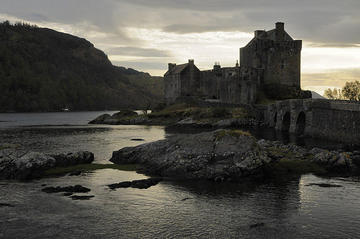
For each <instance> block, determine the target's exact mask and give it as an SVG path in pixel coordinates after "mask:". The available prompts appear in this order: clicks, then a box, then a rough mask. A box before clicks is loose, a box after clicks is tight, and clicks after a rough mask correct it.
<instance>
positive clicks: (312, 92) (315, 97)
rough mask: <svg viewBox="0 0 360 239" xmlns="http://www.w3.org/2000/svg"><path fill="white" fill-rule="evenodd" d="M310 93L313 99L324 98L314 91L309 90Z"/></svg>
mask: <svg viewBox="0 0 360 239" xmlns="http://www.w3.org/2000/svg"><path fill="white" fill-rule="evenodd" d="M311 95H312V97H311V98H313V99H326V98H325V97H324V96H322V95H320V94H318V93H316V92H315V91H311Z"/></svg>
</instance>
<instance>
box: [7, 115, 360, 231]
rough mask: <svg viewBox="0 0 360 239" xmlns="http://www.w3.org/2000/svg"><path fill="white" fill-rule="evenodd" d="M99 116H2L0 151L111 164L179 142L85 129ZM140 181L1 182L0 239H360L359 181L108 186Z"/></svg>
mask: <svg viewBox="0 0 360 239" xmlns="http://www.w3.org/2000/svg"><path fill="white" fill-rule="evenodd" d="M102 113H104V112H61V113H32V114H0V145H3V144H11V145H13V146H14V145H15V146H16V147H18V148H19V149H22V150H32V151H39V152H45V153H59V152H74V151H78V150H89V151H92V152H94V154H95V161H96V162H98V163H108V160H109V158H110V157H111V153H112V151H114V150H118V149H120V148H122V147H127V146H135V145H138V144H141V143H146V142H152V141H155V140H159V139H164V138H166V137H168V136H169V135H171V134H174V133H182V132H174V131H167V130H165V129H164V127H160V126H108V125H87V122H88V121H90V120H91V119H93V118H95V117H96V116H98V115H100V114H102ZM258 137H261V135H258ZM135 138H136V139H139V138H140V139H143V140H144V141H134V140H132V139H135ZM305 141H306V140H305ZM143 178H147V177H146V176H145V175H141V174H137V173H135V172H126V171H118V170H112V169H103V170H97V171H95V172H92V173H87V174H82V175H79V176H64V177H54V178H43V179H38V180H32V181H28V182H22V181H6V180H2V181H0V238H360V229H359V228H360V216H359V215H360V200H359V198H360V180H359V179H358V178H341V177H335V178H321V177H317V176H314V175H311V174H308V175H303V176H301V177H300V178H293V179H291V180H280V181H269V182H263V183H260V184H259V183H258V184H251V183H244V184H241V183H213V182H208V181H196V182H194V181H178V180H171V179H167V180H164V181H162V182H160V183H159V184H158V185H156V186H153V187H151V188H149V189H146V190H142V189H133V188H123V189H117V190H110V189H109V188H108V187H107V186H106V185H108V184H111V183H116V182H121V181H128V180H135V179H143ZM311 183H328V184H336V185H339V186H341V187H329V188H326V187H319V186H316V185H313V186H309V184H311ZM45 184H46V185H47V186H66V185H75V184H81V185H83V186H85V187H88V188H90V189H91V191H90V192H89V193H87V195H93V196H94V197H93V198H91V199H90V200H84V201H74V200H71V198H69V197H65V196H62V195H61V194H46V193H43V192H41V188H42V187H43V185H45ZM78 195H80V194H78Z"/></svg>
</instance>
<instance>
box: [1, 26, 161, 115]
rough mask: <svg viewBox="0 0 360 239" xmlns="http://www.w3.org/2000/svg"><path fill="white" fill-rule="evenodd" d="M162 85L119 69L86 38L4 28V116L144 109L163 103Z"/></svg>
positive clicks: (2, 30)
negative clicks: (6, 114)
mask: <svg viewBox="0 0 360 239" xmlns="http://www.w3.org/2000/svg"><path fill="white" fill-rule="evenodd" d="M148 80H149V82H147V81H148ZM151 82H152V83H153V84H152V83H151ZM161 85H162V78H154V77H151V76H150V75H149V74H147V73H143V72H138V71H136V70H133V69H126V68H124V67H116V66H113V65H112V64H111V62H110V61H109V60H108V58H107V56H106V55H105V54H104V53H103V52H102V51H100V50H98V49H96V48H95V47H94V46H93V44H91V43H90V42H88V41H87V40H85V39H82V38H78V37H75V36H72V35H69V34H65V33H60V32H56V31H54V30H51V29H46V28H38V27H35V26H30V25H26V24H15V25H11V24H9V23H8V22H4V23H1V24H0V112H9V111H58V110H61V109H62V108H64V107H68V108H70V109H71V110H103V109H121V108H133V109H134V108H143V107H146V106H148V105H150V104H151V105H155V104H157V103H159V102H160V101H161V99H162V92H159V90H157V89H160V90H161V88H162V86H161Z"/></svg>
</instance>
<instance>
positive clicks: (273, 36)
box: [245, 22, 294, 47]
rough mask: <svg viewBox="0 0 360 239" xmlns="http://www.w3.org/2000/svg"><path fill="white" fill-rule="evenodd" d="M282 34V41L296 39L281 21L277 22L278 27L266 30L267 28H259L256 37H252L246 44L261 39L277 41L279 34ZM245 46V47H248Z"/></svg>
mask: <svg viewBox="0 0 360 239" xmlns="http://www.w3.org/2000/svg"><path fill="white" fill-rule="evenodd" d="M279 33H280V34H282V39H281V41H293V40H294V39H293V38H292V37H291V36H290V35H289V34H288V33H287V32H286V31H285V30H284V24H283V23H281V22H279V23H276V28H275V29H272V30H269V31H265V30H257V31H255V37H254V38H253V39H251V41H250V42H249V43H248V44H247V45H246V46H250V45H252V44H253V43H254V42H256V41H259V40H260V41H261V40H271V41H277V34H279ZM246 46H245V47H246Z"/></svg>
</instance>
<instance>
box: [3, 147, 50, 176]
mask: <svg viewBox="0 0 360 239" xmlns="http://www.w3.org/2000/svg"><path fill="white" fill-rule="evenodd" d="M55 166H56V160H55V159H54V158H53V157H51V156H49V155H45V154H42V153H36V152H29V153H26V154H25V155H22V156H20V157H17V156H15V155H14V156H13V155H12V154H9V155H7V156H5V157H2V158H0V178H1V179H29V178H34V177H39V176H40V175H41V173H42V172H43V171H44V170H46V169H49V168H52V167H55Z"/></svg>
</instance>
